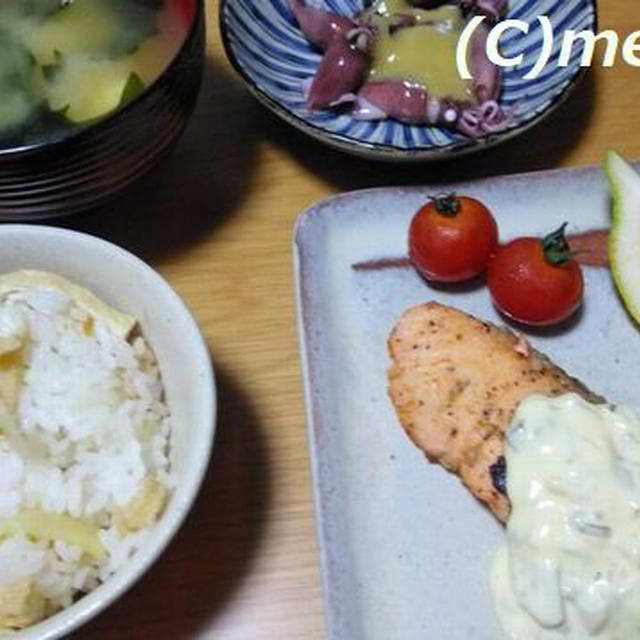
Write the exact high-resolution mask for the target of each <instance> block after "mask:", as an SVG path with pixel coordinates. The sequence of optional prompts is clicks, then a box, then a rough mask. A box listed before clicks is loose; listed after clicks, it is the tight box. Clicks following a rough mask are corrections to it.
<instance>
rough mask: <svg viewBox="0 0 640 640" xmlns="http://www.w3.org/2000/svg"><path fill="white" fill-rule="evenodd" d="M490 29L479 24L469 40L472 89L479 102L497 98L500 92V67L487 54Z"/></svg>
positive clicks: (468, 56) (468, 57) (468, 59)
mask: <svg viewBox="0 0 640 640" xmlns="http://www.w3.org/2000/svg"><path fill="white" fill-rule="evenodd" d="M488 37H489V29H488V27H487V26H486V25H485V24H481V25H479V26H478V27H477V28H476V30H475V31H474V32H473V36H472V38H471V41H470V42H469V50H468V52H467V61H468V66H469V73H470V74H471V76H472V78H473V79H472V80H471V90H472V91H473V95H474V96H475V97H476V101H477V102H478V103H483V102H486V101H487V100H497V99H498V95H499V93H500V75H501V74H500V68H499V67H498V66H497V65H495V64H493V62H491V60H489V58H488V56H487V46H486V45H487V38H488Z"/></svg>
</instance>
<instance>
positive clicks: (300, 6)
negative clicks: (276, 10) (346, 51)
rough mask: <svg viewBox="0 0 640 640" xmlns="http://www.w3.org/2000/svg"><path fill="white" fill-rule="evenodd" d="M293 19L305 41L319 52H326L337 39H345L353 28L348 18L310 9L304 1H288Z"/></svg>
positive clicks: (353, 23)
mask: <svg viewBox="0 0 640 640" xmlns="http://www.w3.org/2000/svg"><path fill="white" fill-rule="evenodd" d="M289 4H290V7H291V11H292V13H293V17H294V18H295V19H296V22H297V23H298V26H299V27H300V29H301V30H302V33H304V35H305V37H306V38H307V40H308V41H309V42H310V43H311V44H312V45H313V46H315V47H317V48H318V49H320V50H321V51H327V49H328V48H329V45H330V44H331V43H332V42H333V40H334V39H335V38H337V37H346V35H347V33H349V31H351V30H352V29H353V28H354V27H355V26H356V24H355V22H354V21H353V20H351V19H350V18H347V17H345V16H341V15H338V14H337V13H333V12H331V11H325V10H324V9H318V8H316V7H310V6H308V5H306V4H305V2H304V0H289Z"/></svg>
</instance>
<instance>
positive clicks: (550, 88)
mask: <svg viewBox="0 0 640 640" xmlns="http://www.w3.org/2000/svg"><path fill="white" fill-rule="evenodd" d="M310 1H311V2H313V0H310ZM314 4H315V5H316V6H324V7H326V8H328V9H330V10H332V11H335V12H336V13H339V14H342V15H349V16H350V15H353V14H354V13H356V12H357V11H359V10H361V9H362V8H363V0H317V1H315V2H314ZM539 16H547V17H548V18H549V20H550V22H551V24H552V26H553V29H554V34H555V38H554V47H553V53H552V55H551V58H550V60H549V63H548V64H547V65H546V67H545V69H544V70H543V71H542V73H541V74H540V75H539V76H538V78H537V79H535V80H526V79H525V78H524V76H525V75H526V74H527V72H528V71H529V70H530V69H531V68H532V67H533V65H534V64H535V62H536V60H537V57H538V55H539V52H540V49H541V47H542V29H541V27H540V24H539V22H538V17H539ZM507 18H513V19H518V20H523V21H526V22H527V23H529V25H530V30H529V33H528V35H526V36H524V35H523V34H521V33H520V32H517V31H514V30H509V31H507V32H506V33H505V34H504V36H503V37H502V38H501V40H500V50H501V52H502V53H503V54H504V55H505V56H508V57H512V56H517V55H518V54H520V53H522V54H524V58H523V62H522V64H520V65H518V66H517V67H512V68H509V69H505V70H504V73H503V80H502V93H501V97H500V104H501V105H502V107H503V108H505V109H510V108H511V109H513V110H514V117H513V124H512V126H511V127H509V128H508V129H507V130H505V131H503V132H501V133H497V134H493V135H491V136H488V137H486V138H483V139H481V140H470V139H469V138H466V137H465V136H463V135H461V134H459V133H457V132H454V131H450V130H448V129H445V128H443V127H433V126H411V125H407V124H402V123H399V122H395V121H392V120H386V121H381V122H361V121H357V120H354V119H353V118H352V117H351V116H349V115H345V114H340V113H336V112H332V111H310V110H309V109H307V108H306V106H305V99H304V95H303V89H302V83H303V81H304V80H305V79H306V78H310V77H312V76H313V75H314V73H315V71H316V69H317V67H318V64H319V63H320V59H321V55H320V54H319V53H318V52H317V51H316V50H314V48H313V47H312V46H311V45H309V43H308V42H307V40H306V39H305V37H304V36H303V34H302V32H301V31H300V29H299V28H298V26H297V24H296V22H295V20H294V19H293V16H292V14H291V11H290V9H289V5H288V2H287V0H221V3H220V26H221V30H222V36H223V41H224V45H225V48H226V52H227V55H228V57H229V59H230V61H231V62H232V64H233V65H234V67H235V68H236V70H237V71H238V72H239V74H240V75H241V76H242V77H243V78H244V80H245V81H246V83H247V85H248V86H249V88H250V89H251V91H252V92H253V93H254V94H255V95H256V96H257V97H258V99H259V100H261V101H262V102H263V103H264V104H266V105H267V106H268V107H269V108H271V109H272V110H273V111H274V112H275V113H277V114H278V115H279V116H280V117H282V118H283V119H284V120H286V121H287V122H289V123H290V124H292V125H294V126H296V127H297V128H298V129H301V130H302V131H304V132H305V133H308V134H309V135H311V136H313V137H315V138H317V139H319V140H321V141H323V142H326V143H328V144H330V145H332V146H334V147H338V148H340V149H342V150H344V151H349V152H352V153H356V154H358V155H364V156H369V157H376V158H382V159H384V158H387V159H390V160H404V159H408V160H425V159H437V158H444V157H447V156H451V155H454V154H457V153H460V152H469V151H474V150H477V149H481V148H486V147H487V146H488V145H491V144H496V143H498V142H501V141H503V140H505V139H508V138H511V137H513V136H515V135H518V134H519V133H521V132H522V131H523V130H525V129H528V128H529V127H531V126H533V125H534V124H535V123H537V122H538V121H540V120H541V119H542V118H543V117H545V116H546V115H548V114H549V113H550V112H551V111H552V110H553V109H554V108H555V107H557V106H558V104H560V102H562V100H563V98H565V97H566V96H567V94H568V90H569V89H570V88H572V87H573V86H574V85H575V83H576V81H577V80H578V78H579V77H580V76H581V75H582V73H581V72H582V71H583V68H582V67H581V65H580V62H581V57H582V49H583V47H582V45H581V44H576V46H575V47H574V48H573V52H572V55H571V58H570V61H569V64H568V65H567V66H566V67H559V66H558V64H557V61H558V57H559V54H560V48H561V44H562V36H563V35H564V33H565V32H566V31H567V30H569V29H572V30H574V31H578V32H579V31H582V30H590V31H594V32H595V31H596V29H597V26H596V23H597V19H596V4H595V0H570V1H567V0H510V1H509V10H508V15H507Z"/></svg>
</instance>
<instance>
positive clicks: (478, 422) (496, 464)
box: [388, 302, 602, 522]
mask: <svg viewBox="0 0 640 640" xmlns="http://www.w3.org/2000/svg"><path fill="white" fill-rule="evenodd" d="M388 347H389V354H390V356H391V360H392V361H393V364H392V366H391V368H390V369H389V371H388V376H389V396H390V398H391V401H392V402H393V405H394V407H395V409H396V413H397V415H398V418H399V419H400V422H401V424H402V426H403V427H404V429H405V431H406V432H407V434H408V435H409V437H410V438H411V440H412V441H413V442H414V443H415V444H416V445H417V446H418V447H420V449H422V450H423V451H424V453H425V454H426V455H427V457H428V458H429V460H431V461H432V462H439V463H440V464H441V465H442V466H444V467H445V468H446V469H448V470H450V471H452V472H453V473H456V474H458V476H460V478H461V480H462V482H463V483H464V484H465V485H466V486H467V487H468V488H469V490H470V491H471V493H473V495H474V496H475V497H476V498H478V499H479V500H481V501H482V502H484V503H486V505H487V506H488V507H489V508H490V509H491V511H493V513H494V514H495V515H496V517H497V518H498V519H499V520H501V521H503V522H504V521H505V520H506V519H507V516H508V515H509V509H510V505H509V500H508V498H507V496H506V493H505V488H504V471H505V469H504V457H503V448H504V433H505V430H506V429H507V428H508V427H509V424H510V422H511V418H512V416H513V413H514V411H515V409H516V407H517V405H518V403H519V402H520V401H521V400H522V399H523V398H524V397H525V396H527V395H529V394H532V393H542V394H547V395H551V396H554V395H560V394H563V393H567V392H571V391H573V392H577V393H579V394H580V395H582V396H583V397H584V398H586V399H587V400H589V401H591V402H599V401H600V402H601V401H602V399H601V398H599V397H598V396H596V395H594V394H593V393H591V392H590V391H589V390H588V389H587V388H586V387H585V386H584V385H583V384H582V383H580V382H579V381H578V380H575V379H574V378H571V377H570V376H569V375H567V374H566V373H565V372H564V371H563V370H562V369H560V368H559V367H557V366H556V365H555V364H553V363H552V362H551V361H550V360H549V359H548V358H547V357H546V356H544V355H543V354H541V353H539V352H537V351H535V350H534V349H533V348H531V347H530V346H529V344H528V343H527V342H526V341H525V340H524V338H523V337H522V336H517V335H516V334H514V333H513V332H511V331H509V330H508V329H502V328H498V327H496V326H493V325H491V324H489V323H487V322H481V321H480V320H477V319H476V318H474V317H472V316H470V315H468V314H466V313H463V312H462V311H459V310H457V309H454V308H451V307H447V306H444V305H441V304H438V303H437V302H429V303H427V304H423V305H420V306H418V307H413V308H412V309H409V310H408V311H406V312H405V313H404V314H403V315H402V317H401V318H400V320H399V321H398V323H397V325H396V326H395V328H394V329H393V331H392V332H391V335H390V336H389V339H388Z"/></svg>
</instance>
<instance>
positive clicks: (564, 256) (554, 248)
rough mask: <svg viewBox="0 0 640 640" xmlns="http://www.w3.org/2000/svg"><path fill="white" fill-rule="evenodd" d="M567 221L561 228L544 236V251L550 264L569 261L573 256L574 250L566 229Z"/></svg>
mask: <svg viewBox="0 0 640 640" xmlns="http://www.w3.org/2000/svg"><path fill="white" fill-rule="evenodd" d="M567 224H568V223H567V222H565V223H564V224H563V225H562V226H561V227H560V228H559V229H556V230H555V231H554V232H553V233H550V234H549V235H547V236H545V237H544V238H542V240H541V242H542V252H543V253H544V257H545V259H546V261H547V262H548V263H549V264H553V265H561V264H564V263H565V262H569V260H571V258H572V257H573V255H574V254H573V252H572V251H571V248H570V247H569V243H568V242H567V238H566V237H565V234H564V231H565V229H566V228H567Z"/></svg>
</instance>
